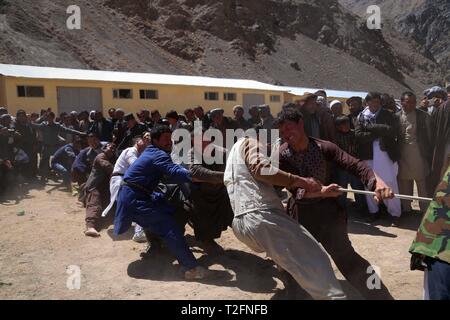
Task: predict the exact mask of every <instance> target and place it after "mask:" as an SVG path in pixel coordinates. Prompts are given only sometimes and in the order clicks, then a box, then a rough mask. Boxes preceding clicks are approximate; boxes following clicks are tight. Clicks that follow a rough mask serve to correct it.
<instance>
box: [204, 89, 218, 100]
mask: <svg viewBox="0 0 450 320" xmlns="http://www.w3.org/2000/svg"><path fill="white" fill-rule="evenodd" d="M210 94H214V95H215V96H216V99H210ZM204 98H205V100H206V101H219V99H220V95H219V92H218V91H205V94H204Z"/></svg>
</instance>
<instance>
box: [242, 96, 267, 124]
mask: <svg viewBox="0 0 450 320" xmlns="http://www.w3.org/2000/svg"><path fill="white" fill-rule="evenodd" d="M242 103H243V107H244V117H246V118H248V117H250V114H249V113H248V110H249V109H250V107H251V106H254V105H258V106H259V105H261V104H265V103H266V99H265V97H264V95H263V94H253V93H244V94H243V96H242Z"/></svg>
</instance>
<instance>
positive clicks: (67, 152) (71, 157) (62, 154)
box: [50, 138, 81, 189]
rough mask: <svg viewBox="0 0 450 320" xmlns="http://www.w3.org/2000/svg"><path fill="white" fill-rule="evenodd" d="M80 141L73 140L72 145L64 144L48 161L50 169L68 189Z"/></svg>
mask: <svg viewBox="0 0 450 320" xmlns="http://www.w3.org/2000/svg"><path fill="white" fill-rule="evenodd" d="M80 149H81V140H80V139H77V138H75V139H74V141H73V143H69V144H66V145H65V146H62V147H61V148H59V149H58V151H56V152H55V154H54V155H53V157H52V160H51V161H50V164H51V168H52V170H54V171H55V172H56V173H58V174H59V175H61V177H62V179H63V184H64V186H66V187H67V188H69V189H70V186H71V174H70V171H71V168H72V164H73V162H74V161H75V158H76V157H77V155H78V154H79V153H80Z"/></svg>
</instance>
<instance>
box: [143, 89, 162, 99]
mask: <svg viewBox="0 0 450 320" xmlns="http://www.w3.org/2000/svg"><path fill="white" fill-rule="evenodd" d="M139 96H140V98H141V99H145V100H157V99H158V90H139Z"/></svg>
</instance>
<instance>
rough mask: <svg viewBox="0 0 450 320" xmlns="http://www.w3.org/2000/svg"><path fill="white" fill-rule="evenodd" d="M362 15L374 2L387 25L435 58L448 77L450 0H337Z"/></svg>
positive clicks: (431, 58)
mask: <svg viewBox="0 0 450 320" xmlns="http://www.w3.org/2000/svg"><path fill="white" fill-rule="evenodd" d="M339 1H340V3H341V4H342V5H344V6H345V7H347V8H348V9H350V10H352V11H354V12H355V13H356V14H359V15H361V16H364V15H365V12H366V9H367V6H369V5H371V4H377V5H379V6H380V8H381V10H382V17H383V18H384V19H386V20H387V21H386V26H388V27H392V28H393V29H394V30H395V31H397V32H399V33H401V34H402V35H403V36H406V38H407V41H409V42H411V43H414V45H416V46H417V47H418V51H419V52H421V53H422V54H423V55H424V56H426V57H428V58H429V59H430V60H433V61H436V62H437V63H438V64H439V65H440V69H441V70H443V71H444V76H445V77H446V80H447V81H450V74H449V70H450V41H449V40H450V1H449V0H410V1H395V0H382V1H380V0H377V1H374V0H339Z"/></svg>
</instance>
